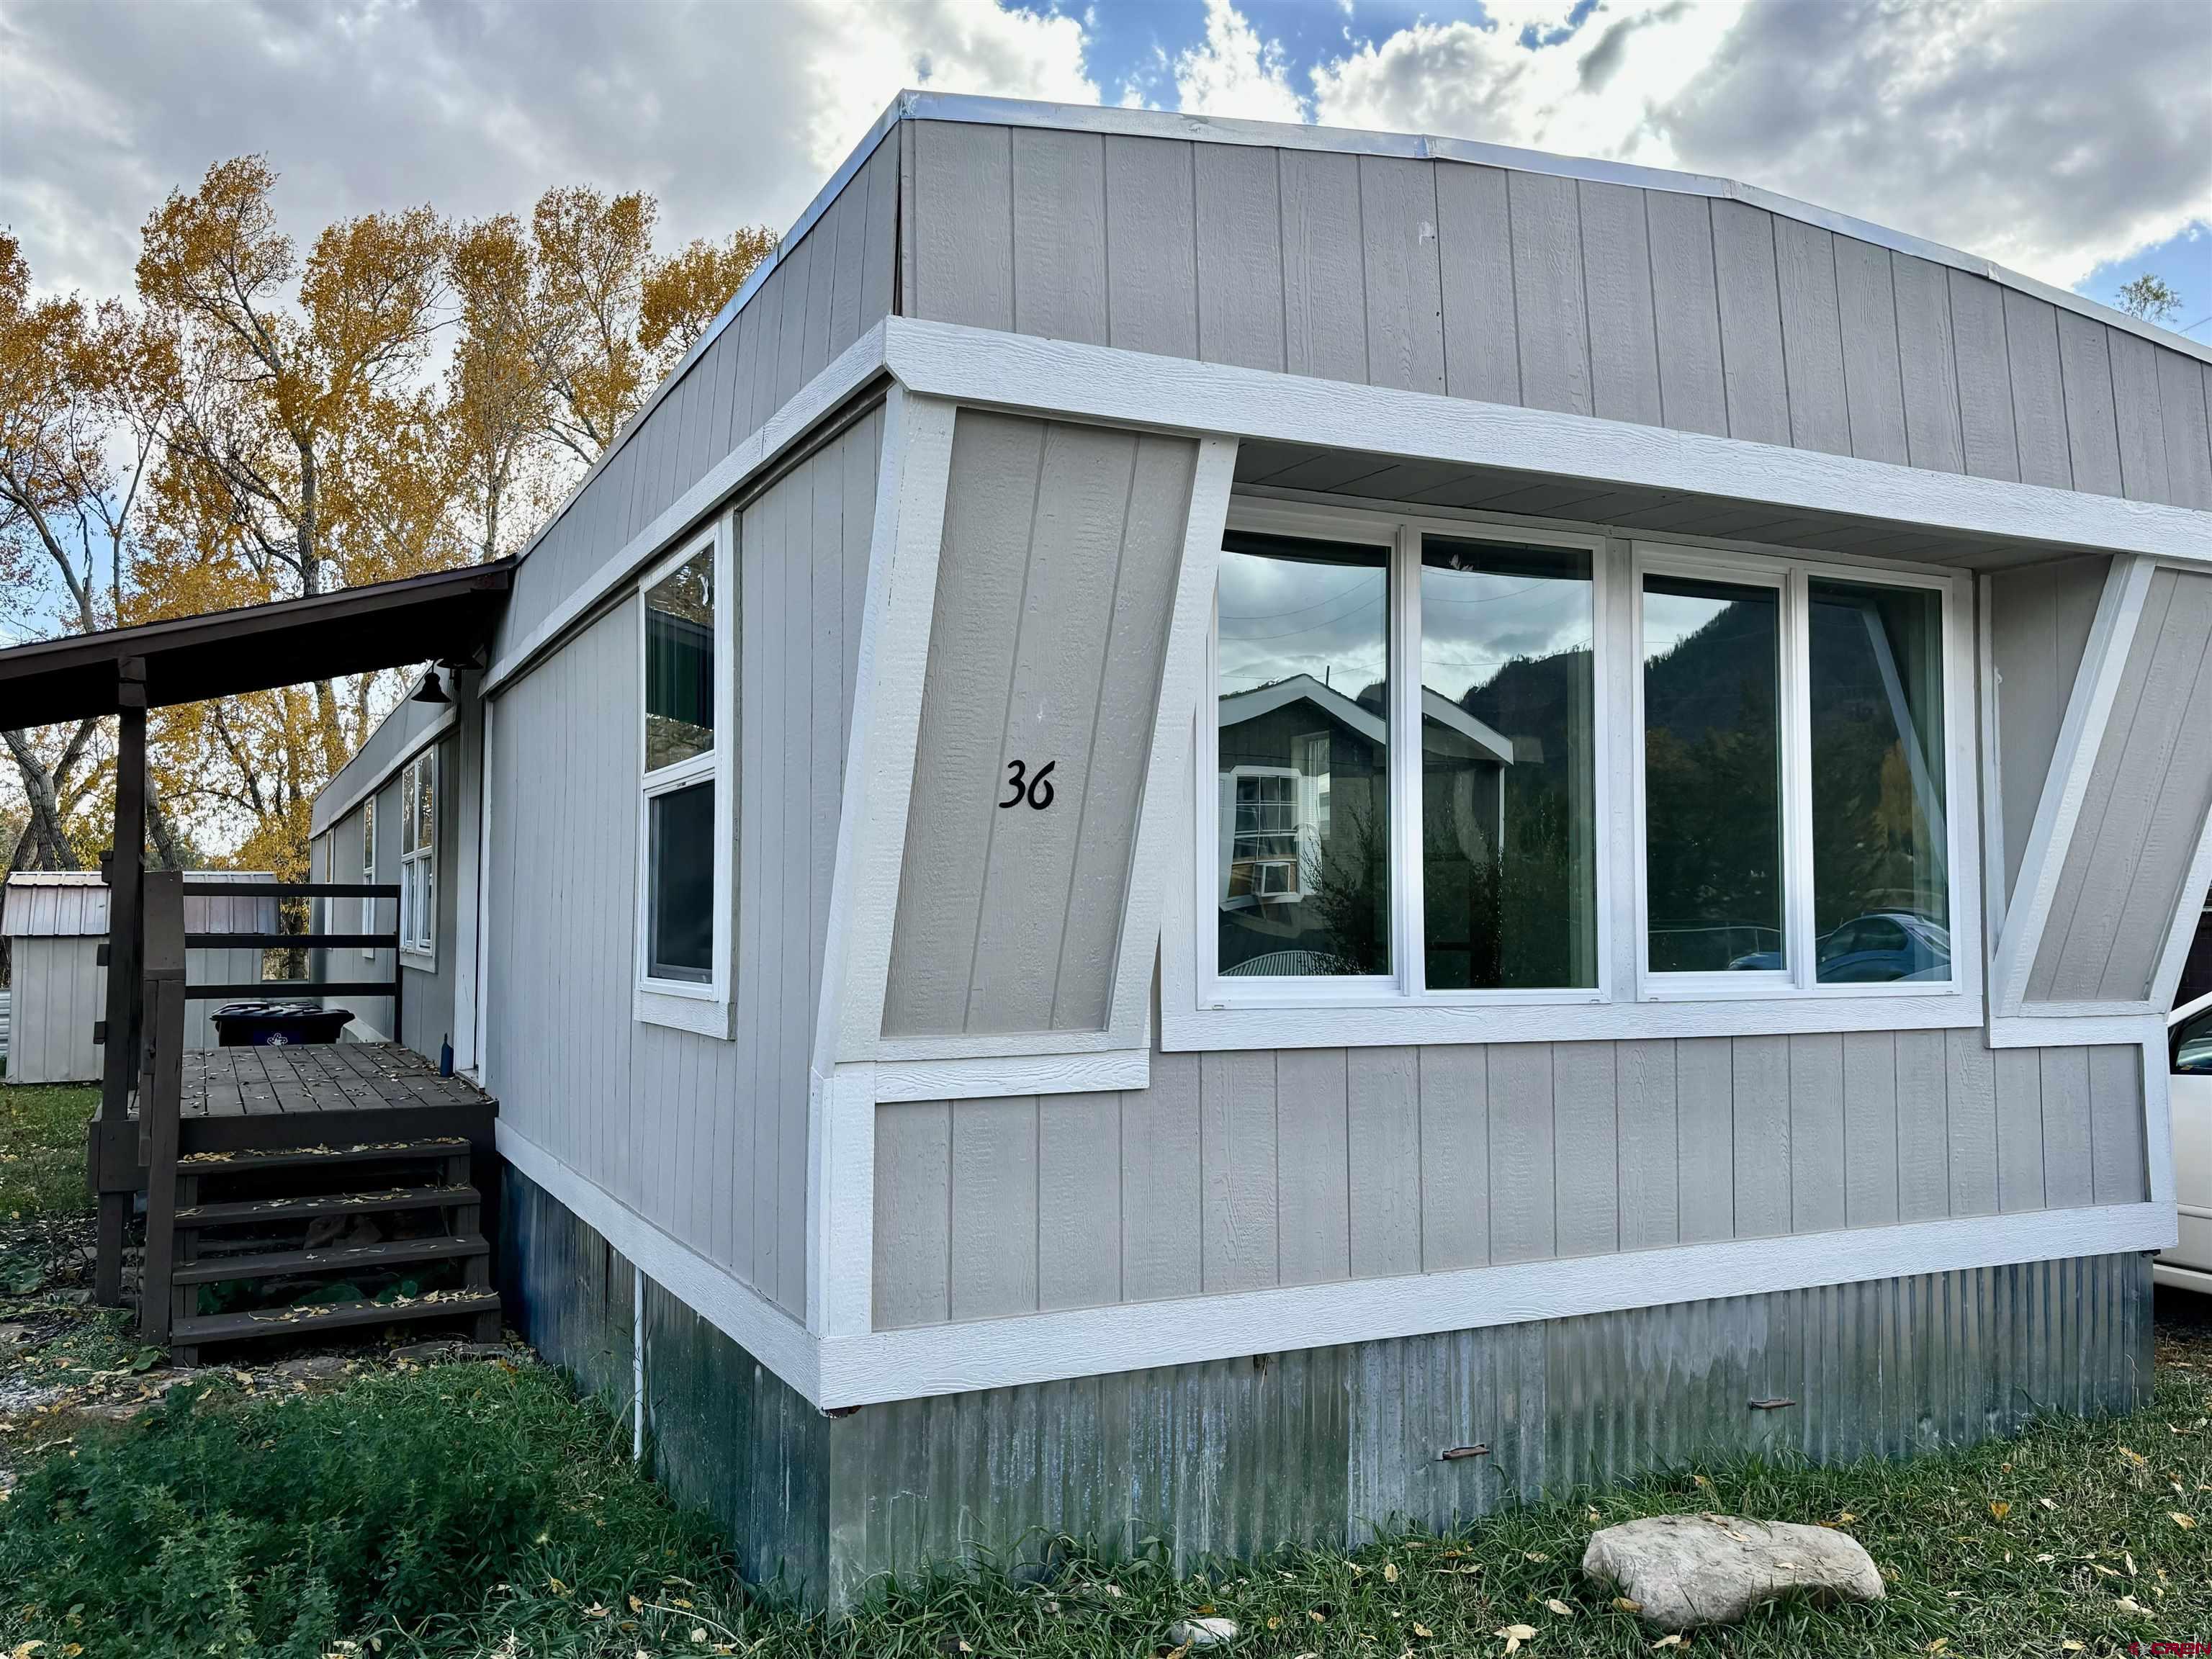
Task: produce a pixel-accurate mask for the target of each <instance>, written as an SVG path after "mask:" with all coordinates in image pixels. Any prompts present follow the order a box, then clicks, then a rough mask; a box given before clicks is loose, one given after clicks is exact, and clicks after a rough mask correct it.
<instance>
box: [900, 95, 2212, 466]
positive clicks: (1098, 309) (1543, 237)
mask: <svg viewBox="0 0 2212 1659" xmlns="http://www.w3.org/2000/svg"><path fill="white" fill-rule="evenodd" d="M908 127H909V129H910V136H909V137H908V139H907V141H906V143H907V149H908V166H909V170H910V173H911V179H910V181H909V191H910V200H909V202H908V204H907V210H906V216H905V217H906V222H907V224H908V227H909V229H908V233H907V234H908V242H907V247H908V252H909V254H910V256H911V261H910V263H911V270H910V282H909V284H908V289H907V292H906V295H905V298H906V302H907V309H908V312H909V313H911V314H913V315H915V316H918V317H925V318H930V319H937V320H940V321H945V322H957V323H967V324H971V325H975V326H978V327H983V328H995V329H1008V330H1012V331H1016V332H1019V333H1025V334H1038V335H1042V336H1045V337H1050V338H1057V339H1071V340H1084V341H1090V342H1093V343H1104V344H1108V345H1114V346H1123V347H1127V348H1129V349H1133V350H1139V351H1154V352H1161V353H1165V354H1169V355H1172V356H1186V357H1197V358H1200V359H1202V360H1204V361H1206V362H1227V363H1237V364H1242V365H1244V366H1246V367H1249V368H1268V369H1287V370H1289V371H1290V372H1291V373H1293V374H1314V375H1318V376H1321V377H1322V378H1324V379H1328V380H1349V381H1352V382H1355V383H1360V384H1365V385H1372V386H1406V387H1412V388H1414V389H1417V390H1421V391H1441V392H1448V393H1449V395H1451V396H1453V397H1455V398H1478V399H1480V400H1482V401H1485V402H1490V403H1506V404H1524V405H1526V406H1528V407H1529V408H1534V409H1553V410H1566V411H1569V412H1571V413H1576V414H1585V415H1587V414H1595V415H1599V416H1604V417H1606V418H1607V419H1612V420H1625V421H1636V422H1643V423H1645V424H1648V425H1661V426H1668V427H1672V428H1677V429H1679V430H1682V431H1692V432H1711V433H1717V434H1721V435H1727V436H1731V437H1736V438H1747V439H1751V440H1753V441H1759V442H1762V443H1772V444H1787V445H1791V446H1794V447H1798V448H1804V449H1818V450H1826V451H1829V452H1832V453H1836V454H1842V455H1857V456H1860V457H1863V458H1865V459H1873V460H1883V461H1893V462H1902V463H1905V464H1907V465H1913V466H1920V467H1927V468H1929V469H1932V470H1936V471H1948V472H1966V473H1970V474H1972V475H1973V476H1975V477H1990V478H2003V479H2023V480H2025V481H2027V482H2028V483H2038V484H2046V485H2052V486H2055V487H2057V488H2058V489H2080V490H2086V491H2091V492H2094V493H2097V494H2100V495H2124V496H2125V497H2127V498H2128V499H2130V500H2131V501H2163V502H2170V503H2174V504H2178V505H2183V506H2196V507H2206V506H2212V440H2208V436H2207V423H2208V422H2207V414H2206V386H2207V380H2208V375H2209V374H2212V365H2207V364H2205V363H2203V362H2198V361H2197V360H2196V359H2195V358H2192V357H2189V356H2184V355H2183V354H2181V353H2179V352H2177V351H2174V350H2172V349H2169V348H2167V347H2165V346H2161V345H2158V344H2154V343H2152V342H2150V341H2148V340H2145V339H2143V338H2142V337H2139V336H2136V335H2134V334H2130V333H2127V332H2125V331H2121V330H2118V329H2114V328H2111V327H2109V326H2107V325H2105V324H2103V323H2101V322H2099V321H2097V320H2096V319H2093V318H2088V317H2084V316H2081V315H2080V314H2079V313H2075V312H2071V311H2066V312H2062V311H2060V310H2058V309H2057V307H2053V306H2051V304H2049V303H2048V302H2046V301H2042V300H2039V299H2036V298H2034V297H2033V296H2032V295H2027V294H2024V293H2020V292H2017V291H2013V290H2008V289H2003V288H2002V287H1999V286H1998V285H1997V284H1996V283H1991V282H1990V281H1988V280H1986V279H1985V278H1983V277H1979V276H1972V275H1969V274H1968V273H1966V272H1965V271H1960V270H1946V269H1945V268H1943V267H1941V266H1938V265H1935V264H1930V263H1929V262H1928V261H1925V260H1923V259H1918V258H1913V257H1912V256H1911V255H1909V254H1905V253H1899V252H1893V251H1891V250H1890V249H1888V248H1885V247H1881V246H1875V245H1874V244H1872V243H1868V242H1863V241H1859V240H1856V239H1854V238H1851V237H1849V236H1844V235H1841V234H1836V233H1833V232H1831V231H1827V230H1824V229H1821V228H1817V227H1815V226H1812V225H1808V224H1806V223H1803V222H1800V221H1798V220H1796V219H1791V218H1786V217H1783V216H1778V215H1775V214H1771V213H1769V212H1767V211H1765V210H1763V209H1759V208H1755V207H1753V206H1750V205H1749V204H1746V203H1743V202H1740V201H1735V200H1731V199H1729V198H1726V197H1702V196H1688V195H1677V194H1674V193H1671V192H1668V191H1659V190H1645V189H1639V188H1633V187H1630V186H1625V185H1606V184H1600V183H1595V182H1592V181H1589V180H1577V179H1565V178H1558V177H1554V176H1552V175H1548V174H1543V173H1521V172H1510V171H1503V170H1499V169H1497V168H1492V167H1476V166H1471V165H1468V164H1466V163H1462V162H1454V161H1415V160H1409V159H1405V158H1401V157H1387V156H1357V155H1348V154H1343V153H1338V152H1327V151H1316V150H1303V149H1280V150H1279V149H1270V148H1266V147H1261V146H1256V145H1255V146H1244V145H1238V144H1230V143H1198V142H1193V141H1186V140H1179V139H1169V138H1152V137H1125V136H1122V135H1119V134H1104V135H1102V134H1098V133H1081V134H1077V133H1068V132H1056V131H1040V130H1037V129H1033V128H1026V127H1018V126H983V125H961V124H958V123H952V122H945V121H936V120H927V121H919V122H912V123H908ZM1155 250H1158V257H1157V258H1156V257H1155V253H1154V251H1155ZM1117 251H1119V257H1117ZM1132 261H1133V263H1132ZM1117 294H1121V295H1129V296H1130V301H1129V302H1127V303H1123V302H1119V301H1117ZM1139 295H1141V301H1140V302H1139V301H1138V298H1137V296H1139Z"/></svg>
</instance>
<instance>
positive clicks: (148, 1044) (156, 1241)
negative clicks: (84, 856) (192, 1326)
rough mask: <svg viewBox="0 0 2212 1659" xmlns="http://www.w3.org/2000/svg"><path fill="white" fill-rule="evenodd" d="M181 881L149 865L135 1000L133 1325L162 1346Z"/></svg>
mask: <svg viewBox="0 0 2212 1659" xmlns="http://www.w3.org/2000/svg"><path fill="white" fill-rule="evenodd" d="M184 893H185V884H184V881H183V878H181V877H179V875H178V873H177V872H175V871H173V870H149V871H148V872H146V875H145V878H144V885H143V888H142V889H141V892H140V897H141V901H142V902H143V904H144V906H145V910H144V927H145V933H144V936H143V951H144V957H143V960H144V962H145V971H144V973H143V975H141V983H142V984H143V986H144V987H145V988H144V991H143V994H142V996H141V1000H140V1002H139V1030H140V1032H141V1033H142V1035H143V1042H142V1043H141V1045H140V1050H139V1057H138V1164H139V1167H140V1168H141V1169H143V1170H144V1171H145V1172H146V1255H145V1260H144V1262H143V1265H142V1267H140V1270H139V1273H138V1332H139V1335H140V1336H141V1337H142V1338H143V1340H145V1341H147V1342H148V1343H150V1344H151V1345H152V1346H155V1347H157V1348H166V1347H167V1346H169V1311H170V1310H169V1304H170V1291H172V1289H173V1285H172V1282H171V1281H172V1279H173V1276H174V1274H175V1272H176V1260H177V1128H178V1125H177V1118H178V1115H179V1110H180V1109H181V1108H182V1106H183V1103H184V1079H185V996H186V992H185V898H184Z"/></svg>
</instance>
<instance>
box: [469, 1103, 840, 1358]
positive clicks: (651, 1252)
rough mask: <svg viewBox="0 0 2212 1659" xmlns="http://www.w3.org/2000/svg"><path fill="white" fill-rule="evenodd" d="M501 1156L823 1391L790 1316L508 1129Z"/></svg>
mask: <svg viewBox="0 0 2212 1659" xmlns="http://www.w3.org/2000/svg"><path fill="white" fill-rule="evenodd" d="M493 1127H494V1133H495V1139H496V1140H497V1142H498V1146H499V1153H500V1156H501V1158H505V1159H506V1160H507V1162H508V1163H510V1164H513V1165H514V1167H515V1168H516V1169H517V1170H520V1171H521V1172H522V1173H523V1174H524V1175H525V1176H528V1177H529V1178H530V1179H531V1180H532V1182H535V1183H536V1184H537V1185H538V1187H540V1188H543V1189H544V1191H545V1192H546V1193H547V1194H550V1195H551V1197H552V1198H553V1199H554V1200H556V1202H558V1203H559V1204H561V1205H562V1206H563V1207H564V1208H566V1209H567V1210H568V1212H570V1213H571V1214H573V1215H574V1216H575V1217H576V1218H577V1219H579V1220H580V1221H581V1222H583V1223H584V1225H586V1226H587V1227H589V1228H591V1229H592V1231H594V1232H596V1233H597V1234H599V1237H602V1238H604V1239H605V1240H606V1241H607V1243H609V1244H611V1245H612V1246H613V1247H614V1248H615V1249H617V1250H618V1251H620V1252H621V1253H622V1255H623V1256H624V1257H626V1258H627V1259H628V1260H629V1261H630V1263H631V1264H632V1265H633V1266H635V1267H639V1268H641V1269H642V1270H643V1271H644V1273H645V1275H646V1277H647V1278H648V1279H652V1280H653V1282H654V1283H655V1284H657V1285H659V1286H660V1287H661V1288H662V1289H663V1290H665V1291H667V1292H668V1293H669V1294H670V1295H671V1296H673V1297H675V1298H676V1299H677V1300H678V1301H679V1302H681V1303H683V1304H684V1306H685V1307H687V1308H689V1309H690V1310H691V1311H692V1312H694V1313H696V1314H697V1315H698V1316H700V1317H701V1318H702V1319H703V1320H705V1321H706V1322H708V1324H710V1325H712V1326H713V1327H714V1328H715V1329H716V1330H718V1331H720V1332H721V1333H722V1334H723V1335H725V1336H726V1337H728V1338H729V1339H730V1340H731V1341H732V1342H734V1343H736V1344H737V1345H738V1346H739V1347H741V1348H743V1349H744V1351H745V1352H748V1353H750V1355H752V1356H753V1358H756V1359H757V1360H759V1361H760V1362H761V1364H763V1365H766V1366H767V1367H768V1368H769V1370H772V1371H774V1372H775V1374H776V1375H777V1376H780V1377H781V1378H782V1379H783V1380H784V1381H785V1382H786V1383H789V1384H790V1385H791V1386H792V1387H793V1388H794V1389H798V1390H799V1393H801V1394H803V1395H806V1396H807V1398H808V1399H810V1400H812V1399H815V1398H817V1395H819V1393H820V1391H821V1378H820V1376H819V1374H818V1372H817V1352H816V1348H815V1344H814V1340H813V1339H812V1338H811V1337H810V1336H809V1335H808V1334H807V1333H806V1329H805V1327H804V1326H802V1325H801V1324H800V1323H799V1322H798V1321H797V1320H795V1319H793V1317H792V1316H790V1315H789V1314H787V1313H786V1312H784V1311H783V1310H782V1309H781V1308H779V1307H777V1306H776V1305H775V1304H774V1303H772V1302H770V1301H769V1300H768V1299H767V1298H766V1297H763V1296H762V1295H761V1294H760V1292H759V1291H756V1290H754V1289H753V1288H752V1287H751V1286H750V1285H747V1284H745V1283H744V1281H743V1280H742V1279H738V1277H737V1276H736V1275H735V1274H734V1273H731V1272H730V1271H729V1269H727V1268H726V1267H718V1266H717V1265H716V1264H714V1262H712V1261H708V1260H707V1258H706V1257H704V1256H702V1255H700V1254H699V1253H698V1252H697V1251H696V1250H694V1249H691V1247H690V1245H688V1244H685V1243H682V1242H681V1241H679V1240H678V1239H675V1238H671V1237H670V1236H669V1235H668V1234H666V1233H665V1232H663V1231H661V1230H660V1229H659V1228H658V1227H656V1226H654V1225H653V1223H652V1222H650V1221H648V1220H647V1219H646V1218H644V1217H643V1216H641V1215H640V1214H639V1213H638V1212H636V1211H635V1210H633V1209H631V1208H630V1207H629V1205H627V1204H625V1203H623V1201H622V1200H620V1199H618V1198H617V1197H616V1196H615V1195H614V1194H611V1193H610V1192H608V1191H607V1190H606V1189H605V1188H603V1187H600V1186H599V1185H598V1184H597V1183H596V1182H592V1181H590V1180H587V1179H586V1177H584V1176H581V1175H580V1174H578V1173H577V1172H576V1171H575V1170H573V1169H571V1168H570V1167H569V1166H568V1164H564V1163H562V1161H561V1160H560V1159H559V1158H556V1157H554V1156H553V1154H552V1153H550V1152H547V1151H546V1150H545V1149H544V1147H542V1146H538V1144H537V1143H536V1142H535V1141H533V1140H531V1139H528V1138H527V1137H526V1136H525V1135H523V1134H522V1133H521V1132H520V1131H519V1130H517V1129H516V1128H515V1127H513V1125H512V1124H509V1123H506V1122H499V1123H496V1124H495V1125H494V1126H493Z"/></svg>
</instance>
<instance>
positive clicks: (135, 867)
mask: <svg viewBox="0 0 2212 1659" xmlns="http://www.w3.org/2000/svg"><path fill="white" fill-rule="evenodd" d="M116 677H117V684H116V687H115V702H116V708H117V714H118V719H117V726H118V730H117V733H116V744H115V844H114V845H113V846H112V848H109V850H108V856H107V1020H106V1032H107V1041H106V1047H105V1049H104V1051H103V1054H102V1057H101V1065H100V1126H99V1128H98V1130H97V1131H96V1132H95V1133H94V1135H93V1136H92V1141H91V1144H92V1146H93V1149H94V1157H95V1158H96V1159H97V1160H98V1162H99V1164H100V1167H98V1168H95V1169H94V1170H92V1171H90V1174H91V1176H92V1179H93V1182H94V1187H95V1188H97V1189H98V1190H99V1194H100V1234H99V1240H98V1251H97V1255H96V1259H95V1261H94V1269H93V1299H94V1301H95V1302H97V1303H99V1304H100V1306H102V1307H105V1308H113V1307H118V1306H120V1305H121V1304H122V1301H123V1224H124V1222H125V1220H126V1219H127V1218H129V1216H130V1213H131V1193H132V1191H133V1190H134V1189H135V1188H136V1187H137V1181H136V1179H135V1176H136V1173H137V1170H136V1158H135V1148H136V1144H137V1138H136V1137H135V1136H132V1135H131V1134H130V1133H129V1132H128V1120H129V1117H130V1113H131V1081H132V1075H133V1073H136V1072H137V1060H138V1014H139V1008H138V1005H139V999H140V995H141V991H142V987H141V986H140V985H139V982H138V957H139V943H140V940H139V927H140V921H141V909H142V905H141V888H142V887H143V875H144V869H145V862H146V664H145V661H144V659H142V658H138V657H127V658H125V659H124V660H123V661H122V662H121V663H120V664H118V665H117V669H116ZM126 1156H130V1157H131V1160H132V1169H131V1171H130V1173H131V1176H133V1177H134V1178H133V1179H131V1180H130V1181H129V1182H125V1181H124V1179H123V1177H124V1175H125V1171H124V1170H121V1169H119V1168H110V1167H107V1166H108V1165H110V1164H119V1163H120V1162H121V1160H122V1159H123V1158H125V1157H126Z"/></svg>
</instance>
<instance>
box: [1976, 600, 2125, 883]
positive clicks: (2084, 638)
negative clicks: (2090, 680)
mask: <svg viewBox="0 0 2212 1659" xmlns="http://www.w3.org/2000/svg"><path fill="white" fill-rule="evenodd" d="M2111 566H2112V561H2111V560H2109V559H2107V558H2105V557H2103V556H2084V557H2081V558H2077V559H2061V560H2057V561H2056V562H2052V563H2050V564H2039V565H2031V566H2029V567H2027V568H2025V569H2021V570H2002V571H1998V572H1996V573H1995V574H1992V575H1991V576H1990V578H1989V596H1990V606H1989V616H1988V618H1987V620H1986V623H1985V626H1986V627H1987V628H1988V629H1989V638H1990V662H1991V663H1992V665H1994V666H1995V667H1996V678H1997V683H1996V690H1995V693H1994V695H1995V696H1996V751H1997V753H1996V761H1997V780H1998V787H1999V792H2000V793H1999V799H1998V806H1999V810H2000V811H2001V813H2002V822H2003V825H2004V891H2005V892H2006V893H2008V894H2009V893H2010V892H2011V891H2012V890H2013V886H2014V884H2015V882H2017V881H2018V880H2019V878H2020V860H2021V854H2024V853H2025V852H2026V851H2027V838H2028V834H2029V832H2030V831H2031V830H2032V829H2033V828H2034V827H2035V810H2036V807H2037V805H2038V804H2039V802H2040V801H2041V800H2042V799H2043V790H2044V784H2045V780H2046V778H2047V777H2048V775H2049V774H2050V771H2051V756H2052V755H2053V754H2054V753H2055V752H2056V751H2057V747H2058V727H2059V725H2060V723H2061V722H2062V721H2063V720H2065V718H2066V704H2067V702H2068V700H2069V698H2070V697H2071V696H2073V694H2074V682H2075V678H2077V677H2078V676H2079V675H2080V673H2081V653H2083V651H2085V650H2086V649H2087V647H2088V642H2089V624H2090V623H2092V622H2093V621H2094V620H2095V619H2096V615H2097V601H2098V599H2099V596H2100V594H2101V593H2102V592H2103V591H2104V586H2105V575H2106V571H2107V570H2109V569H2110V568H2111Z"/></svg>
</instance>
